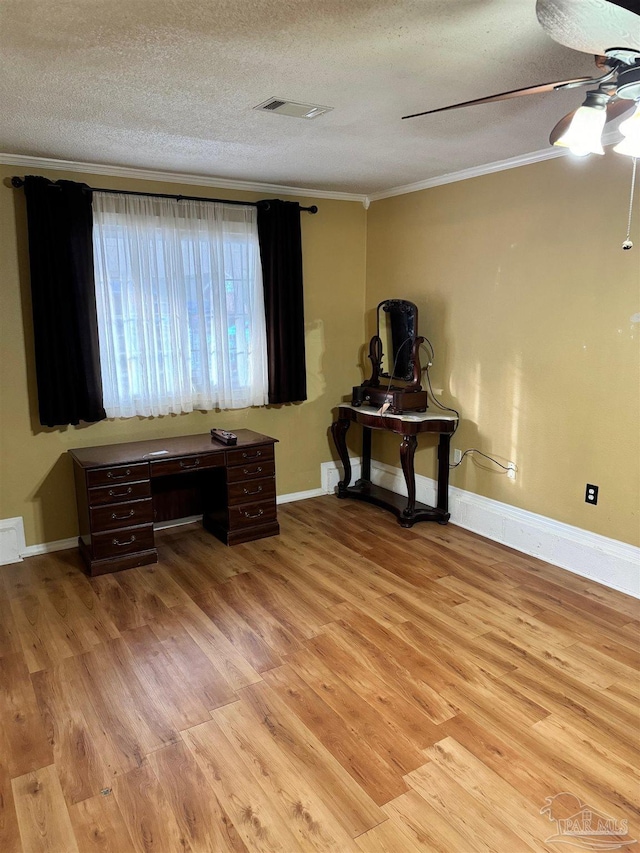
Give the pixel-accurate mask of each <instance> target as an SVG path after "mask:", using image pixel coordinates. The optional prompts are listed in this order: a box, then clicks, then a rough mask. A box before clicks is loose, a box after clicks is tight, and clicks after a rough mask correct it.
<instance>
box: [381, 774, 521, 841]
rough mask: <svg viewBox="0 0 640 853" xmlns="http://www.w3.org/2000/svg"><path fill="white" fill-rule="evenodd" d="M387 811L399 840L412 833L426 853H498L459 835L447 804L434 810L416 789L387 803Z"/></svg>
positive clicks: (477, 837) (412, 837) (385, 807)
mask: <svg viewBox="0 0 640 853" xmlns="http://www.w3.org/2000/svg"><path fill="white" fill-rule="evenodd" d="M449 808H451V805H449ZM457 808H458V806H457V803H456V804H453V809H454V810H455V809H457ZM383 809H384V811H385V812H386V813H387V814H388V815H389V821H390V823H391V825H392V826H393V827H397V828H398V835H399V837H400V838H402V837H403V835H404V834H408V835H409V838H410V839H411V841H412V842H413V843H414V844H415V845H416V846H417V847H418V849H419V850H422V851H424V853H453V851H462V850H464V851H467V850H469V851H471V850H473V851H474V853H476V851H477V853H489V851H492V853H498V848H495V847H490V846H489V845H488V844H486V843H485V842H484V841H483V840H482V839H481V838H480V837H479V836H476V837H474V838H473V841H470V840H469V835H468V834H466V833H464V831H463V832H459V831H458V830H457V829H456V828H455V826H454V825H453V823H452V822H451V821H450V820H449V819H448V813H447V805H446V803H444V804H443V809H442V810H440V809H437V808H433V807H432V806H431V805H430V804H429V803H428V802H427V800H426V799H424V798H423V797H421V796H420V794H419V793H418V792H417V791H416V790H414V789H413V788H412V789H411V790H409V791H408V792H407V793H406V794H403V795H402V796H401V797H397V799H395V800H392V801H391V802H390V803H387V805H386V806H383ZM441 811H442V813H441ZM500 853H502V851H500ZM518 853H521V851H518Z"/></svg>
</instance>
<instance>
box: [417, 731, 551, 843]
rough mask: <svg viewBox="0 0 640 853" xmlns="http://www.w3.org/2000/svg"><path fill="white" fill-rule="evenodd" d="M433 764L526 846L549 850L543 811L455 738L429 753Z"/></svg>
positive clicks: (449, 739) (448, 739) (441, 742)
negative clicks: (495, 816)
mask: <svg viewBox="0 0 640 853" xmlns="http://www.w3.org/2000/svg"><path fill="white" fill-rule="evenodd" d="M425 754H426V755H427V756H428V757H429V758H430V759H431V761H432V762H433V764H435V765H436V766H437V767H439V768H441V769H442V770H444V772H445V773H447V774H448V776H449V777H450V778H451V779H452V780H453V781H455V782H457V783H458V784H459V785H460V786H461V787H462V788H464V790H465V791H466V792H467V793H469V794H471V796H472V797H473V798H474V799H475V800H476V801H477V802H479V803H481V804H482V805H483V806H485V807H486V808H487V809H488V811H489V812H490V813H494V814H496V815H497V816H499V818H500V821H501V822H502V823H503V824H504V825H505V826H506V827H508V829H510V830H511V831H512V832H513V833H514V834H515V835H516V836H517V837H518V838H520V839H521V842H522V844H523V845H526V846H527V847H530V848H531V849H532V850H536V851H539V853H543V851H546V850H547V849H548V848H547V846H546V841H545V839H546V838H548V837H549V826H548V821H547V819H546V817H545V816H543V815H541V814H540V811H539V810H536V809H532V808H531V803H530V801H529V800H528V799H527V798H526V797H523V796H522V795H521V794H519V792H518V791H517V790H516V789H515V788H513V787H512V786H511V785H509V783H508V782H506V781H505V780H504V779H502V777H501V776H499V775H498V774H497V773H495V772H494V771H493V770H491V769H490V768H488V767H487V766H486V764H484V763H483V762H482V761H480V760H479V759H478V758H476V757H475V756H474V755H473V754H472V753H470V752H468V751H467V750H466V749H465V748H464V747H463V746H461V745H460V744H459V743H458V742H457V741H456V740H455V739H454V738H451V737H448V738H444V739H443V740H441V741H438V743H436V744H434V745H433V746H430V747H428V748H427V749H426V750H425Z"/></svg>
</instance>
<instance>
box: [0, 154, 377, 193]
mask: <svg viewBox="0 0 640 853" xmlns="http://www.w3.org/2000/svg"><path fill="white" fill-rule="evenodd" d="M0 163H2V164H4V165H6V166H21V167H24V168H25V169H52V170H54V171H58V172H61V171H64V172H82V173H83V174H84V173H88V174H91V175H108V176H109V177H114V178H132V179H136V180H142V181H166V182H167V183H170V184H192V185H194V186H198V187H217V188H219V189H225V190H245V191H247V192H265V193H283V194H284V195H295V196H298V197H300V196H301V197H304V198H327V199H333V200H334V201H358V202H360V203H361V204H366V202H367V196H366V195H365V194H364V193H344V192H333V191H331V190H318V189H310V188H308V187H292V186H287V185H285V184H269V183H260V182H257V181H255V182H254V181H237V180H233V179H231V178H213V177H210V176H207V175H192V174H189V173H187V172H161V171H158V170H156V169H138V168H134V167H132V166H110V165H106V164H104V163H82V162H79V161H76V160H56V159H53V158H50V157H32V156H30V155H27V154H8V153H1V152H0Z"/></svg>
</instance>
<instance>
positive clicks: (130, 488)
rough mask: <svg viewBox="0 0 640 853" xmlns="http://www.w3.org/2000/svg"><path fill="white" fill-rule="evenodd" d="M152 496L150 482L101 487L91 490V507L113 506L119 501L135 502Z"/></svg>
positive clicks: (140, 481)
mask: <svg viewBox="0 0 640 853" xmlns="http://www.w3.org/2000/svg"><path fill="white" fill-rule="evenodd" d="M150 494H151V483H150V482H149V480H138V482H137V483H120V484H119V485H117V486H116V485H115V483H114V484H113V486H99V487H98V488H97V489H89V505H90V506H99V505H100V504H112V503H117V502H118V501H135V500H136V499H138V498H148V497H149V496H150Z"/></svg>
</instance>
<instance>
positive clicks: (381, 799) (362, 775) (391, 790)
mask: <svg viewBox="0 0 640 853" xmlns="http://www.w3.org/2000/svg"><path fill="white" fill-rule="evenodd" d="M264 679H265V681H266V682H267V684H269V686H270V687H272V688H273V689H274V690H275V691H276V692H277V693H278V694H279V695H280V697H281V698H282V699H283V700H284V701H285V702H286V703H287V704H288V705H289V707H290V708H292V710H293V711H294V713H295V714H296V716H298V717H299V718H300V719H301V720H302V722H303V723H304V724H305V725H306V726H307V727H308V728H309V729H310V730H311V731H312V732H313V733H314V734H315V735H316V736H317V737H318V738H319V740H320V741H321V742H322V743H323V745H324V746H325V747H326V748H327V749H328V750H329V752H330V753H331V754H332V755H333V756H334V757H335V758H336V759H337V760H338V761H339V762H340V764H342V766H343V767H344V769H345V770H346V771H347V772H348V773H349V774H350V775H351V776H352V777H353V778H354V779H355V781H356V782H357V783H358V785H360V787H361V788H363V789H364V790H365V791H366V792H367V793H368V794H369V796H370V797H371V799H372V800H373V801H374V802H375V803H377V804H378V805H382V804H383V803H387V802H389V800H391V799H393V798H394V797H397V796H399V795H400V794H402V793H403V792H404V791H406V790H407V788H406V785H405V784H404V782H403V781H402V777H401V776H400V775H399V774H398V773H397V771H396V770H394V768H393V767H392V766H391V765H390V764H389V763H388V762H386V761H385V760H384V759H383V758H381V757H380V756H379V755H378V754H377V753H376V752H375V751H374V750H373V749H372V748H371V747H370V746H369V744H368V743H367V742H366V741H363V740H358V739H356V738H355V737H354V736H353V735H352V734H351V732H350V731H349V728H348V727H347V726H346V725H345V723H344V722H343V721H342V719H341V718H340V717H339V716H338V714H336V713H335V712H334V711H332V710H331V708H330V707H329V706H328V705H327V704H326V703H325V702H324V701H323V700H322V699H320V697H319V696H318V695H317V694H316V693H314V692H313V690H311V689H310V688H309V687H307V685H306V684H305V683H304V681H302V679H300V678H299V677H298V676H297V675H296V674H295V673H294V672H293V670H292V669H291V668H290V667H288V666H286V665H285V666H281V667H278V668H277V669H272V670H270V671H269V672H265V673H264Z"/></svg>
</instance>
